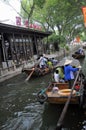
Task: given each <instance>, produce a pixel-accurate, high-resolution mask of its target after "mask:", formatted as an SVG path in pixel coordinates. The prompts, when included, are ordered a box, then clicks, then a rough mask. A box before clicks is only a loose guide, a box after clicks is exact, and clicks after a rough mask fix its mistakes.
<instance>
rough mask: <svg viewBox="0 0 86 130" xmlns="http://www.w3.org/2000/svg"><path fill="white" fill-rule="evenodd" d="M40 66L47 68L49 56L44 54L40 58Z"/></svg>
mask: <svg viewBox="0 0 86 130" xmlns="http://www.w3.org/2000/svg"><path fill="white" fill-rule="evenodd" d="M39 67H40V68H41V69H45V68H46V67H47V58H45V57H44V56H43V55H41V56H40V58H39Z"/></svg>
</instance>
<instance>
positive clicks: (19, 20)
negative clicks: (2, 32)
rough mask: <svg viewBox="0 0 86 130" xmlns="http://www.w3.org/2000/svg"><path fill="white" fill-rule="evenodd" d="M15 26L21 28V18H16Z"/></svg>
mask: <svg viewBox="0 0 86 130" xmlns="http://www.w3.org/2000/svg"><path fill="white" fill-rule="evenodd" d="M16 25H19V26H21V18H20V17H16Z"/></svg>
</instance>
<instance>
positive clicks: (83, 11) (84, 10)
mask: <svg viewBox="0 0 86 130" xmlns="http://www.w3.org/2000/svg"><path fill="white" fill-rule="evenodd" d="M82 13H83V16H84V25H85V27H86V6H84V7H82Z"/></svg>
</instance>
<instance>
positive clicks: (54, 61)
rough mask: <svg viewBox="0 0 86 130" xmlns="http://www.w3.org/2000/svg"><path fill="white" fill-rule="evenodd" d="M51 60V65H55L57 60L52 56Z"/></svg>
mask: <svg viewBox="0 0 86 130" xmlns="http://www.w3.org/2000/svg"><path fill="white" fill-rule="evenodd" d="M51 62H52V63H53V65H57V63H58V60H56V59H55V58H54V57H53V58H51Z"/></svg>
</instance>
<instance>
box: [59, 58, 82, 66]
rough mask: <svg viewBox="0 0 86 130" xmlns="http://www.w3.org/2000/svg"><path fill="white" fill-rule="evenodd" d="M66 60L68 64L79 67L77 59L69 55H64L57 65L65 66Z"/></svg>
mask: <svg viewBox="0 0 86 130" xmlns="http://www.w3.org/2000/svg"><path fill="white" fill-rule="evenodd" d="M67 61H69V62H70V65H72V66H75V67H77V68H81V65H80V62H79V60H77V59H74V58H73V57H71V56H68V57H64V58H63V59H62V60H61V61H60V62H59V63H58V64H57V66H65V63H66V62H67Z"/></svg>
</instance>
